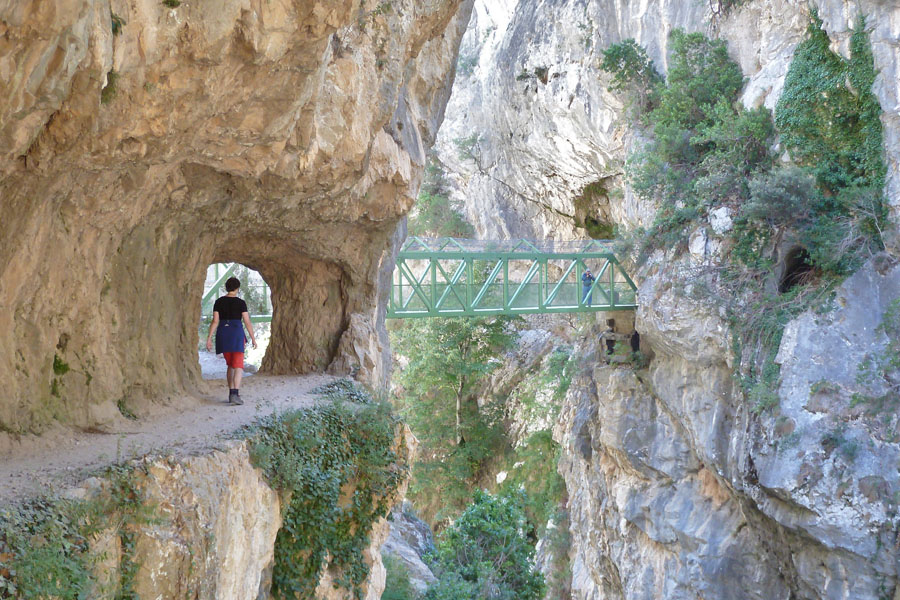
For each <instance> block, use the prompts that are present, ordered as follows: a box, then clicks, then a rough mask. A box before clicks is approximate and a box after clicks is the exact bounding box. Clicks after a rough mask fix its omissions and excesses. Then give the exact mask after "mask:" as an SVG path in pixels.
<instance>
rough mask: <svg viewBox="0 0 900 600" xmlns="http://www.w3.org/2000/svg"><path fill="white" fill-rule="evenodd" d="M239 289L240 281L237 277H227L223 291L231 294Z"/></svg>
mask: <svg viewBox="0 0 900 600" xmlns="http://www.w3.org/2000/svg"><path fill="white" fill-rule="evenodd" d="M239 287H241V280H240V279H238V278H237V277H229V278H228V281H226V282H225V291H226V292H233V291H234V290H236V289H238V288H239Z"/></svg>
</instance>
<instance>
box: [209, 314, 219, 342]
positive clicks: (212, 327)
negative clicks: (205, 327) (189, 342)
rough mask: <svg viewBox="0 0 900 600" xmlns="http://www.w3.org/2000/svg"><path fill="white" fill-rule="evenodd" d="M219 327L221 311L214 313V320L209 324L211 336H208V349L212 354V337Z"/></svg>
mask: <svg viewBox="0 0 900 600" xmlns="http://www.w3.org/2000/svg"><path fill="white" fill-rule="evenodd" d="M218 327H219V311H213V320H212V323H210V324H209V335H207V336H206V349H207V350H209V351H210V352H212V336H213V334H214V333H215V332H216V329H218Z"/></svg>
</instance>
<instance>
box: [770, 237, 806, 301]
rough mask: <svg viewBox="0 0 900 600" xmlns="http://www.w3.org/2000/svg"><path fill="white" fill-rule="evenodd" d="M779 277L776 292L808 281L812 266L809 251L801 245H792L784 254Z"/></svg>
mask: <svg viewBox="0 0 900 600" xmlns="http://www.w3.org/2000/svg"><path fill="white" fill-rule="evenodd" d="M782 264H783V267H782V273H781V278H780V280H779V282H778V292H779V293H781V294H784V293H787V292H789V291H791V290H792V289H793V288H795V287H797V286H798V285H803V284H805V283H807V282H809V280H810V278H811V277H812V276H813V266H812V264H811V263H810V257H809V252H808V251H807V250H806V248H804V247H802V246H794V247H793V248H791V249H790V250H789V251H788V253H787V254H785V256H784V262H783V263H782Z"/></svg>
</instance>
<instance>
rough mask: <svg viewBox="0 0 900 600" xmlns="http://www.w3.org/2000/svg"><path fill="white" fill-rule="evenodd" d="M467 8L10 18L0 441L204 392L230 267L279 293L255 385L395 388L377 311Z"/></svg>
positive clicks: (1, 182)
mask: <svg viewBox="0 0 900 600" xmlns="http://www.w3.org/2000/svg"><path fill="white" fill-rule="evenodd" d="M470 11H471V2H470V1H462V0H448V1H445V2H438V3H434V2H432V3H422V2H418V1H415V0H393V1H392V2H390V3H380V2H377V1H375V0H364V1H363V2H360V1H359V0H352V1H351V0H341V1H335V0H320V1H303V2H301V1H297V0H294V1H290V0H280V1H267V2H262V1H258V0H244V1H237V0H223V1H222V2H218V3H217V4H216V10H214V11H211V10H209V6H208V3H204V2H182V3H181V4H180V6H178V7H177V8H169V7H167V6H165V5H164V4H162V3H159V2H149V3H138V2H132V1H128V0H113V1H112V2H107V1H101V0H95V1H85V2H73V3H61V2H40V1H37V0H34V1H24V2H16V3H5V4H0V208H2V210H3V214H4V218H3V219H2V221H0V259H2V260H0V265H2V266H0V273H2V282H3V285H2V286H0V305H2V306H3V307H4V308H5V309H6V310H4V311H2V314H0V332H2V333H0V339H2V340H3V341H4V342H5V344H4V346H5V347H6V348H9V349H11V350H10V351H8V352H6V353H4V354H3V355H2V356H0V381H3V382H4V385H5V387H6V392H7V393H6V394H5V395H4V396H3V397H2V399H0V431H2V430H5V431H12V432H19V431H40V430H41V429H42V428H44V427H45V426H46V425H48V424H49V423H52V422H53V421H55V420H56V421H62V422H65V423H69V424H72V425H75V426H79V427H95V428H104V427H108V426H111V425H113V424H115V423H116V422H117V420H118V419H120V418H121V415H119V414H118V411H117V408H116V405H117V402H118V401H119V400H121V399H123V398H125V399H128V401H129V405H134V406H140V404H141V402H152V401H153V400H154V399H156V398H158V397H161V396H162V395H166V394H172V393H178V392H182V391H185V390H187V391H190V390H191V389H194V388H195V386H196V385H197V384H198V382H199V379H200V377H199V370H198V367H197V365H196V361H195V360H192V358H191V357H192V356H193V353H194V352H195V351H196V343H197V342H196V330H197V324H198V318H199V315H198V314H196V313H197V311H195V310H193V307H194V306H195V305H196V299H197V298H199V296H200V294H201V292H202V286H203V273H204V268H205V266H206V265H208V264H209V263H210V262H213V261H218V260H229V261H231V260H237V261H239V262H244V263H246V264H248V265H251V266H252V267H253V268H254V269H257V270H258V271H260V273H262V274H263V276H264V277H265V278H266V280H267V281H268V282H269V283H270V285H271V287H272V293H273V302H275V303H276V305H277V306H278V307H279V314H280V315H282V316H281V317H279V321H277V322H275V323H273V338H272V344H273V345H272V347H271V348H272V349H271V350H270V352H269V353H268V355H267V358H266V363H264V365H263V367H264V369H266V370H268V371H270V372H277V373H301V372H306V371H310V370H321V369H330V370H331V371H333V372H346V371H349V370H351V369H354V370H356V369H359V372H360V374H361V377H362V378H364V379H368V380H369V381H371V382H378V381H381V380H383V378H384V377H385V376H386V374H387V371H386V365H387V363H386V360H387V357H386V355H385V350H386V347H385V335H384V329H383V324H382V323H381V322H380V317H379V312H380V311H379V299H380V297H381V295H382V290H383V289H386V288H385V285H386V284H387V283H388V281H389V270H390V266H391V264H390V263H391V260H392V258H391V256H392V254H391V252H392V250H393V248H394V245H395V238H396V237H397V235H398V224H399V222H400V221H401V219H402V217H403V216H404V215H405V214H406V212H407V211H408V210H409V208H410V207H411V205H412V202H413V200H414V198H415V194H416V192H417V190H418V185H419V182H420V179H421V172H422V168H423V160H424V155H425V151H426V149H427V148H428V147H429V146H430V145H431V143H432V141H433V139H434V136H435V133H436V129H437V127H438V125H439V123H440V121H441V119H442V118H443V107H444V105H445V103H446V101H447V97H448V95H449V93H450V84H451V79H452V76H453V65H454V64H455V62H456V53H457V48H458V43H459V39H460V37H461V35H462V32H463V30H464V28H465V25H466V22H467V20H468V17H469V13H470ZM113 15H115V16H116V17H117V18H118V19H119V20H120V21H122V22H124V25H122V26H121V28H120V29H117V31H115V32H114V31H113V26H112V22H113V20H112V16H113ZM186 307H190V309H189V310H188V309H186ZM172 340H176V346H175V347H174V348H173V346H172Z"/></svg>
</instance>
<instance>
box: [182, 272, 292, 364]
mask: <svg viewBox="0 0 900 600" xmlns="http://www.w3.org/2000/svg"><path fill="white" fill-rule="evenodd" d="M230 277H237V278H238V280H239V281H240V282H241V287H240V289H239V291H238V294H237V295H238V297H239V298H241V299H242V300H243V301H244V302H246V303H247V312H248V313H250V321H251V324H252V325H253V332H254V334H255V335H256V341H257V346H258V347H257V348H253V345H252V344H251V342H250V337H249V336H248V335H247V334H246V331H245V334H244V335H245V337H246V344H245V349H244V376H245V377H246V376H248V375H251V374H253V373H255V372H256V371H257V370H258V369H259V367H260V365H261V364H262V360H263V356H265V354H266V349H267V348H268V345H269V340H270V338H271V334H272V315H273V313H274V309H273V307H272V293H271V290H270V289H269V285H268V284H267V283H266V281H265V280H264V279H263V277H262V275H260V274H259V273H258V272H257V271H254V270H253V269H251V268H249V267H247V266H245V265H242V264H240V263H213V264H211V265H209V266H208V267H207V269H206V278H205V280H204V282H203V296H202V297H201V299H200V315H201V316H200V327H199V331H198V334H199V339H198V343H197V350H198V357H199V358H198V360H199V362H200V372H201V375H202V376H203V379H224V378H225V371H226V364H225V360H224V358H223V357H222V355H216V354H215V350H216V348H215V339H216V338H215V335H213V338H212V339H213V350H212V352H210V351H208V350H207V349H206V338H207V335H208V334H209V327H210V323H211V322H212V317H213V306H214V305H215V302H216V300H217V299H218V298H220V297H221V296H224V295H225V294H226V290H225V282H226V281H227V280H228V279H229V278H230ZM220 316H221V315H220Z"/></svg>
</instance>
